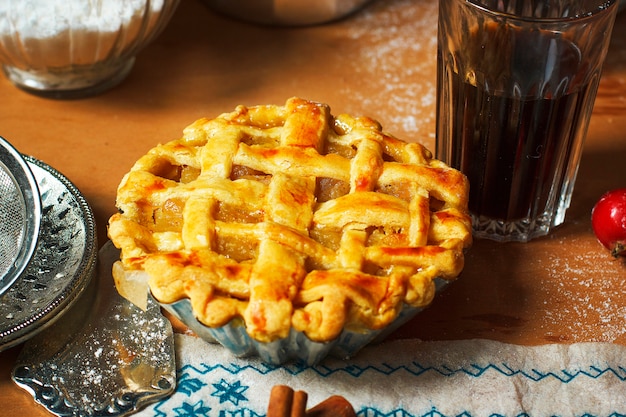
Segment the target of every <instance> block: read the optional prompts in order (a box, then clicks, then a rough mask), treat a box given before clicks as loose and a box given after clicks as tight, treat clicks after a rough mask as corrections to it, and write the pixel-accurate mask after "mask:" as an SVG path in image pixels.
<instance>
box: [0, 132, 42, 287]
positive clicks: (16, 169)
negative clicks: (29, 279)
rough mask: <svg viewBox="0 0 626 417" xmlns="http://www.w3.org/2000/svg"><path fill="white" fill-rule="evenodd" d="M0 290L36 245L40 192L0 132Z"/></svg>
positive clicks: (19, 270) (16, 274)
mask: <svg viewBox="0 0 626 417" xmlns="http://www.w3.org/2000/svg"><path fill="white" fill-rule="evenodd" d="M0 194H1V195H0V294H3V293H4V292H5V291H7V290H8V289H9V288H10V287H11V285H12V284H13V283H14V282H15V280H17V279H18V278H19V276H20V275H21V274H22V272H24V269H25V268H26V266H28V263H29V261H30V260H31V258H32V256H33V253H34V252H35V249H36V248H37V242H38V236H39V228H40V224H41V210H42V208H41V196H40V194H39V187H38V185H37V180H36V179H35V176H34V175H33V172H32V171H31V170H30V168H29V166H28V164H27V162H26V160H25V159H24V158H23V157H22V155H21V154H20V153H19V152H18V151H17V150H16V149H15V148H14V147H13V145H11V144H10V143H9V142H8V141H7V140H6V139H4V138H3V137H1V136H0Z"/></svg>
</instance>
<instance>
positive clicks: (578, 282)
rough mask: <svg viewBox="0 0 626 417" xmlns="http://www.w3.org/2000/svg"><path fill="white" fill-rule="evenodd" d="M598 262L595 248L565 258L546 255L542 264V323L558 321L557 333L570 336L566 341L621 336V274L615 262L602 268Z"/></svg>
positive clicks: (624, 324) (625, 311)
mask: <svg viewBox="0 0 626 417" xmlns="http://www.w3.org/2000/svg"><path fill="white" fill-rule="evenodd" d="M611 260H612V259H609V260H607V262H609V261H611ZM600 262H603V260H599V259H598V253H597V251H590V252H588V253H582V254H579V255H576V256H574V257H573V258H569V259H568V258H567V257H564V256H561V255H558V254H554V255H550V257H549V262H548V264H547V265H546V266H545V270H546V273H547V276H549V279H545V280H543V281H542V282H541V286H542V287H543V288H544V289H545V291H544V293H545V294H546V296H547V297H549V298H547V299H546V300H544V304H546V311H545V315H544V317H543V324H542V327H544V328H547V327H552V326H553V324H554V323H558V324H559V326H560V327H561V328H560V333H561V334H562V335H565V336H567V337H568V338H570V339H568V340H566V341H567V342H581V341H597V342H615V341H616V340H618V339H623V338H624V336H625V335H626V321H625V319H624V318H625V317H626V305H623V304H621V303H620V302H619V300H618V298H620V297H619V294H620V293H621V291H622V288H623V285H624V278H625V276H624V274H623V273H620V272H615V270H614V269H613V268H614V267H615V265H612V264H610V263H607V264H606V265H607V267H606V268H605V269H602V268H601V266H599V263H600ZM600 265H601V264H600ZM618 271H620V270H619V269H618ZM572 318H579V319H578V320H573V319H572Z"/></svg>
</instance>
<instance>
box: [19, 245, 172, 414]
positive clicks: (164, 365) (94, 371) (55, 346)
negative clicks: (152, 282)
mask: <svg viewBox="0 0 626 417" xmlns="http://www.w3.org/2000/svg"><path fill="white" fill-rule="evenodd" d="M117 259H119V251H118V250H117V249H116V248H115V247H114V246H113V245H112V244H111V243H110V242H107V243H106V244H105V245H104V246H103V248H102V249H101V250H100V253H99V265H98V274H97V276H96V277H94V279H93V280H92V282H91V283H90V285H89V287H88V288H87V289H86V290H85V293H84V294H83V295H82V296H81V298H80V299H79V300H78V301H77V302H76V304H75V305H74V306H73V307H72V309H71V310H69V311H68V312H67V313H65V314H64V315H63V317H61V318H60V319H59V320H58V321H56V322H55V323H54V324H53V325H52V326H51V327H49V328H48V329H46V330H44V331H43V332H41V333H40V334H38V335H37V336H35V337H34V338H33V339H31V340H29V341H28V342H26V343H25V345H24V347H23V350H22V351H21V353H20V355H19V356H18V359H17V362H16V365H15V368H14V369H13V374H12V378H13V381H15V383H17V384H18V385H19V386H21V387H22V388H24V389H26V390H27V391H29V392H30V393H31V394H32V395H33V397H34V398H35V400H36V401H37V402H38V403H40V404H41V405H43V406H44V407H45V408H47V409H48V410H49V411H50V412H52V413H53V414H56V415H58V416H111V417H114V416H125V415H128V414H130V413H134V412H136V411H138V410H139V409H141V408H143V407H145V406H146V405H148V404H150V403H153V402H156V401H158V400H161V399H163V398H165V397H167V396H169V395H171V394H172V393H173V392H174V389H175V387H176V364H175V352H174V335H173V330H172V326H171V324H170V322H169V321H168V320H167V319H166V318H165V317H164V316H163V315H162V314H161V310H160V308H159V306H158V304H157V303H156V302H155V301H154V300H153V299H152V298H150V299H149V301H148V309H147V310H146V311H142V310H141V309H139V308H137V307H136V306H134V305H133V304H131V303H130V302H128V301H127V300H126V299H124V298H122V297H121V296H120V295H119V294H118V293H117V291H116V289H115V285H114V283H113V278H112V276H111V266H112V264H113V262H114V261H115V260H117Z"/></svg>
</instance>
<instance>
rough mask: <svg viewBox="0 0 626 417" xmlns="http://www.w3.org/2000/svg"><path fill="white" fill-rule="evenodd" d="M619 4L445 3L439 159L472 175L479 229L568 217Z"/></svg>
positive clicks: (557, 0) (544, 227)
mask: <svg viewBox="0 0 626 417" xmlns="http://www.w3.org/2000/svg"><path fill="white" fill-rule="evenodd" d="M617 8H618V5H617V0H534V1H532V0H509V1H506V0H440V1H439V29H438V64H437V66H438V70H437V71H438V72H437V92H438V93H437V120H438V122H437V145H436V155H437V158H438V159H441V160H443V161H444V162H446V163H448V164H449V165H451V166H453V167H454V168H457V169H459V170H461V171H462V172H463V173H464V174H465V175H467V177H468V179H469V182H470V197H469V198H470V199H469V207H470V211H471V213H472V220H473V227H474V236H476V237H479V238H480V237H484V238H491V239H494V240H498V241H522V242H525V241H528V240H530V239H532V238H535V237H538V236H543V235H546V234H548V233H549V231H550V230H551V229H552V228H554V227H555V226H558V225H559V224H561V223H562V222H563V221H564V218H565V212H566V210H567V208H568V207H569V204H570V199H571V195H572V191H573V188H574V182H575V179H576V173H577V171H578V165H579V162H580V156H581V152H582V147H583V142H584V138H585V135H586V133H587V127H588V124H589V119H590V117H591V113H592V110H593V104H594V101H595V96H596V92H597V88H598V83H599V81H600V75H601V70H602V64H603V62H604V59H605V56H606V52H607V49H608V45H609V41H610V37H611V31H612V28H613V24H614V20H615V15H616V13H617Z"/></svg>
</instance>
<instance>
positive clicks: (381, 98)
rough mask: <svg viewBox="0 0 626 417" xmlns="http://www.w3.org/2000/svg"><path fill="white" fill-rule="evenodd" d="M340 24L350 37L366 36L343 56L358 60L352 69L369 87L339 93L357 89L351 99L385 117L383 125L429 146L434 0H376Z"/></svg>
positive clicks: (434, 53) (433, 96)
mask: <svg viewBox="0 0 626 417" xmlns="http://www.w3.org/2000/svg"><path fill="white" fill-rule="evenodd" d="M383 3H384V4H383ZM345 27H346V30H347V31H348V33H347V37H348V38H349V39H353V40H355V41H356V40H359V39H367V40H368V42H367V46H366V47H363V48H355V49H354V51H353V52H352V53H353V54H356V55H357V56H355V57H354V58H353V59H350V57H347V59H346V60H345V62H347V63H348V65H349V64H350V63H353V64H352V65H357V64H358V65H359V67H358V68H352V71H354V72H356V73H357V74H359V75H360V76H361V79H362V81H363V82H364V83H365V82H366V83H368V88H367V93H364V92H363V91H361V90H350V91H345V92H344V93H345V94H347V95H351V96H355V95H356V99H357V100H355V102H357V103H361V105H362V106H363V107H364V108H368V109H371V111H372V113H373V114H376V115H381V118H382V117H385V120H386V122H385V123H383V124H384V126H383V127H384V128H386V129H387V130H388V131H390V132H394V133H395V132H396V131H402V132H404V133H405V134H407V135H408V136H409V137H406V138H405V137H402V139H405V140H414V141H420V142H424V141H426V142H429V143H424V145H426V146H427V147H429V148H430V149H431V150H433V151H434V148H432V146H433V144H434V138H435V130H434V129H435V104H436V63H437V2H435V1H417V2H416V1H415V0H394V1H393V2H379V3H376V2H375V3H373V4H372V6H371V7H370V8H366V9H364V10H363V12H362V13H360V14H357V15H355V16H354V17H353V18H351V19H350V21H349V25H348V24H347V25H346V26H345ZM355 44H356V42H355ZM372 91H373V93H372ZM381 122H382V120H381Z"/></svg>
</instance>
